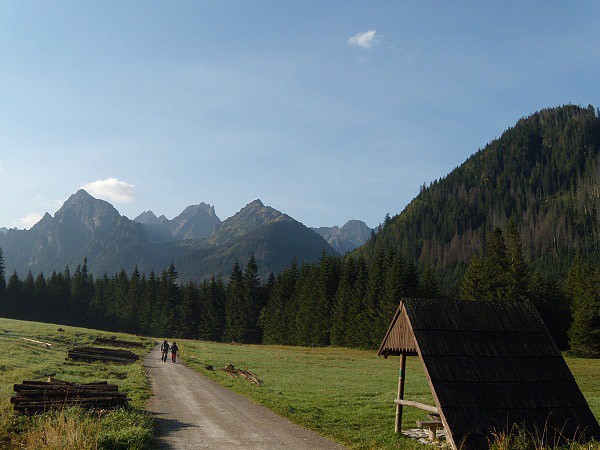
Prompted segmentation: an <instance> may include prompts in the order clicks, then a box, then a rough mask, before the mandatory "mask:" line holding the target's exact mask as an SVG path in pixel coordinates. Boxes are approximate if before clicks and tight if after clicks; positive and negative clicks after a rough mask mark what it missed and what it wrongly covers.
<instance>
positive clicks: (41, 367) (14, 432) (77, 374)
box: [0, 319, 153, 449]
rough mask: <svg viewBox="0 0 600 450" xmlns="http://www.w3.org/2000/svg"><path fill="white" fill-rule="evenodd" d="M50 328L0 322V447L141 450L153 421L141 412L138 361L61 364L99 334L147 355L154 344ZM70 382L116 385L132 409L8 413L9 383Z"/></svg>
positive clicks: (144, 392)
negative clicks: (126, 342)
mask: <svg viewBox="0 0 600 450" xmlns="http://www.w3.org/2000/svg"><path fill="white" fill-rule="evenodd" d="M58 328H59V326H58V325H54V324H45V323H36V322H25V321H18V320H9V319H0V348H2V349H5V351H4V352H2V353H1V354H0V416H1V417H0V448H3V449H11V448H15V449H16V448H50V449H67V448H68V449H96V448H98V449H142V448H147V447H148V445H149V442H150V439H151V437H152V421H151V419H150V418H149V417H148V416H147V415H146V414H145V413H144V412H143V408H144V402H145V400H146V399H147V398H148V397H149V396H150V389H149V386H148V381H147V379H146V375H145V373H144V369H143V368H142V366H141V364H140V363H136V364H131V365H115V364H103V363H94V364H89V363H80V362H72V361H65V357H66V355H67V350H68V349H69V348H71V347H74V346H83V345H90V344H91V343H92V342H93V340H94V339H95V338H96V337H97V336H105V337H106V336H116V337H117V338H118V339H125V340H137V341H141V342H146V343H147V346H146V348H145V349H132V351H134V352H136V353H137V354H139V355H143V354H145V353H147V351H148V349H149V348H151V347H152V345H153V341H151V340H142V339H139V338H136V337H133V336H130V335H127V334H121V333H107V332H102V331H97V330H89V329H84V328H75V327H66V326H62V328H63V329H64V331H62V332H61V331H58ZM22 338H30V339H35V340H39V341H43V342H48V343H51V344H52V346H51V347H45V346H44V345H41V344H36V343H32V342H27V341H25V340H23V339H22ZM50 376H52V377H54V378H59V379H61V380H66V381H72V382H81V383H84V382H91V381H99V380H105V381H108V382H109V383H111V384H117V385H119V390H120V391H124V392H127V394H128V396H129V397H130V398H131V399H132V401H131V407H130V408H127V409H119V410H116V411H114V412H106V413H104V414H101V415H100V416H99V415H98V414H97V413H90V412H87V411H84V410H82V409H79V408H69V409H68V410H65V411H62V412H52V413H46V414H44V415H41V416H36V417H33V418H27V417H18V416H15V415H14V414H13V412H12V407H11V405H10V404H9V398H10V397H11V396H12V394H13V385H14V384H15V383H20V382H22V381H23V380H25V379H29V380H42V381H45V380H46V379H47V378H48V377H50Z"/></svg>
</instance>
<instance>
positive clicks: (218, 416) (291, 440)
mask: <svg viewBox="0 0 600 450" xmlns="http://www.w3.org/2000/svg"><path fill="white" fill-rule="evenodd" d="M144 367H145V368H146V370H147V371H148V373H149V375H150V382H151V384H152V390H153V392H154V394H155V395H154V397H152V398H151V399H150V400H149V402H148V410H149V411H150V412H151V413H153V414H155V416H156V421H157V428H158V429H157V436H158V438H157V442H156V444H155V446H154V448H158V449H175V450H177V449H200V448H210V449H248V450H250V449H284V448H285V449H287V450H291V449H294V450H296V449H297V450H301V449H311V450H315V449H332V450H333V449H336V450H338V449H343V448H345V447H342V446H341V445H339V444H336V443H334V442H331V441H329V440H327V439H325V438H323V437H321V436H319V435H318V434H316V433H314V432H312V431H309V430H307V429H306V428H302V427H300V426H298V425H296V424H294V423H292V422H290V421H289V420H287V419H284V418H282V417H280V416H278V415H277V414H275V413H273V412H272V411H270V410H269V409H267V408H265V407H263V406H260V405H257V404H255V403H252V402H250V401H249V400H247V399H246V398H244V397H242V396H240V395H238V394H236V393H234V392H232V391H230V390H228V389H225V388H223V387H221V386H220V385H219V384H217V383H215V382H214V381H212V380H210V379H208V378H207V377H205V376H204V375H202V374H200V373H198V372H196V371H195V370H192V369H190V368H189V367H186V366H185V365H183V364H180V363H179V362H177V363H176V364H173V363H171V362H170V360H169V361H168V362H166V363H163V362H162V361H161V360H160V351H159V346H158V345H157V346H156V347H155V348H154V349H153V350H152V351H151V352H150V354H149V355H148V356H147V357H146V359H145V360H144Z"/></svg>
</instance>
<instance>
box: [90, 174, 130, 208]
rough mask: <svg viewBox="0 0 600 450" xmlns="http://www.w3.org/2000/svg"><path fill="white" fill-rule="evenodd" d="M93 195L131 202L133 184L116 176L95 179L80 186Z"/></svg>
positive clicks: (105, 198)
mask: <svg viewBox="0 0 600 450" xmlns="http://www.w3.org/2000/svg"><path fill="white" fill-rule="evenodd" d="M81 188H82V189H85V190H86V191H87V192H88V193H89V194H91V195H93V196H94V197H97V198H101V199H104V200H109V201H112V202H116V203H131V202H132V201H133V198H134V196H135V193H134V191H133V185H132V184H129V183H126V182H124V181H119V180H117V179H116V178H107V179H106V180H97V181H93V182H91V183H88V184H85V185H83V186H81Z"/></svg>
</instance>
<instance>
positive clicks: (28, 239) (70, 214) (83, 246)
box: [2, 189, 170, 274]
mask: <svg viewBox="0 0 600 450" xmlns="http://www.w3.org/2000/svg"><path fill="white" fill-rule="evenodd" d="M148 244H149V241H148V238H147V237H146V234H145V232H144V230H143V228H142V226H141V225H139V224H136V223H135V222H132V221H131V220H129V219H128V218H127V217H125V216H121V215H120V214H119V212H118V211H117V210H116V209H115V208H114V207H113V206H112V205H111V204H110V203H108V202H106V201H104V200H98V199H96V198H94V197H92V196H91V195H89V194H88V193H87V192H86V191H84V190H83V189H82V190H79V191H77V193H75V194H73V195H72V196H71V197H69V199H68V200H67V201H66V202H65V203H64V205H63V206H62V207H61V208H60V209H59V210H58V211H57V212H56V213H55V215H54V217H52V216H51V215H50V214H48V213H46V214H45V215H44V217H43V218H42V219H41V220H40V221H39V222H38V223H37V224H35V225H34V226H33V227H31V229H29V230H8V232H7V233H6V234H5V235H4V240H3V243H2V247H3V250H4V255H5V260H6V265H7V268H10V270H11V271H12V270H17V271H18V272H19V273H20V274H23V273H26V272H27V271H28V270H31V271H32V272H33V273H37V272H40V271H43V272H44V273H46V274H48V273H49V272H51V271H53V270H56V271H62V270H63V269H64V268H65V266H66V265H69V266H70V267H71V268H74V267H76V266H77V265H78V264H81V262H82V261H83V258H84V257H87V259H88V265H89V266H90V267H92V268H93V270H94V272H96V273H103V272H105V271H107V272H109V273H111V272H115V271H117V270H119V269H120V268H121V267H123V268H125V269H128V270H132V269H133V268H134V267H135V266H136V265H137V266H138V267H139V268H140V270H146V269H147V270H149V269H151V268H152V267H162V266H163V265H164V264H165V261H167V260H168V259H167V258H168V256H167V255H164V254H162V252H161V251H159V249H151V248H150V247H149V246H148ZM169 253H170V252H169Z"/></svg>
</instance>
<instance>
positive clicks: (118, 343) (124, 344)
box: [93, 337, 144, 348]
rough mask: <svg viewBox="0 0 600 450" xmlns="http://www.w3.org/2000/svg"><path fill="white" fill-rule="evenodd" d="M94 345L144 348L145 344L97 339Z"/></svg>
mask: <svg viewBox="0 0 600 450" xmlns="http://www.w3.org/2000/svg"><path fill="white" fill-rule="evenodd" d="M93 344H94V345H110V346H112V347H129V348H144V344H143V343H141V342H131V341H121V340H119V339H108V338H103V337H97V338H96V340H95V341H94V342H93Z"/></svg>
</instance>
